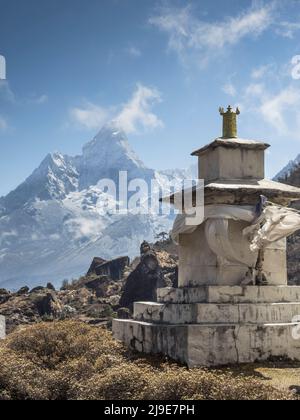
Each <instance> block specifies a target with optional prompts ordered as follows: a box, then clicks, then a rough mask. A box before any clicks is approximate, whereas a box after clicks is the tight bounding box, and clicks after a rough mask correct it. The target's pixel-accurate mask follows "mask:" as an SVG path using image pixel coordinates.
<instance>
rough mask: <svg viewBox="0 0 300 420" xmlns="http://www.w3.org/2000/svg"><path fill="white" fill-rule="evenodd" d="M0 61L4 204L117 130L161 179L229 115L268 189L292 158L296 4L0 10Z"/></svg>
mask: <svg viewBox="0 0 300 420" xmlns="http://www.w3.org/2000/svg"><path fill="white" fill-rule="evenodd" d="M0 54H1V55H2V56H4V57H5V59H6V65H7V80H5V81H3V80H2V81H0V178H1V183H0V195H4V194H6V193H8V192H9V191H10V190H11V189H12V188H15V187H16V186H17V185H18V184H19V183H20V182H22V181H23V180H24V179H25V178H26V177H27V176H28V175H29V174H30V173H31V172H32V170H33V169H34V168H35V167H37V166H38V164H39V163H40V162H41V160H42V159H43V158H44V157H45V155H46V154H47V153H49V152H53V151H61V152H63V153H67V154H77V153H80V150H81V147H82V145H83V144H84V143H85V142H86V141H88V140H90V139H91V138H92V137H93V136H94V135H95V134H96V133H97V132H98V131H99V129H100V128H101V126H102V125H103V124H104V123H105V122H106V121H108V120H110V119H116V118H117V119H119V122H120V124H122V126H123V127H124V129H125V130H126V131H127V133H128V137H129V140H130V142H131V144H132V146H133V147H134V149H135V150H136V151H137V153H138V154H139V156H140V157H141V159H142V160H144V162H145V163H146V164H147V165H148V166H150V167H153V168H158V169H161V168H170V167H186V166H187V165H189V164H191V163H192V162H193V161H194V160H193V158H191V157H190V156H189V154H190V152H192V151H193V150H194V149H196V148H198V147H200V146H201V145H204V144H206V143H208V142H210V141H211V140H212V139H214V138H215V137H217V136H218V135H220V134H221V119H220V116H219V115H218V107H219V106H220V105H221V106H227V105H228V104H229V103H231V104H232V105H239V106H240V108H241V116H240V117H239V135H240V136H241V137H244V138H254V139H258V140H260V139H261V140H265V141H268V142H269V143H270V144H271V145H272V148H271V149H270V152H268V154H267V175H268V176H269V177H270V176H273V175H275V173H276V172H277V171H278V170H280V169H281V168H282V167H283V166H284V165H285V164H286V163H287V162H288V160H290V159H292V158H294V157H295V156H296V155H297V154H298V152H299V151H300V150H299V149H300V79H299V78H298V70H297V67H296V64H297V63H298V59H297V57H296V56H297V55H300V2H298V1H293V0H287V1H285V0H280V1H255V2H252V1H248V0H227V1H223V0H214V1H206V0H201V1H200V0H197V1H190V2H187V1H180V0H172V1H171V0H170V1H155V0H142V1H141V0H88V1H84V0H26V1H20V0H0ZM295 57H296V58H295ZM292 60H294V61H293V63H294V64H293V63H292ZM299 61H300V59H299ZM299 73H300V72H299Z"/></svg>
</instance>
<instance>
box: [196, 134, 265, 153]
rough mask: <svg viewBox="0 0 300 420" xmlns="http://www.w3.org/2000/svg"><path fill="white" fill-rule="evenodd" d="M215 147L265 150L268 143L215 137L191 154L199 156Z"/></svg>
mask: <svg viewBox="0 0 300 420" xmlns="http://www.w3.org/2000/svg"><path fill="white" fill-rule="evenodd" d="M216 147H226V148H230V149H236V148H239V147H241V148H243V149H252V150H253V149H255V150H266V149H267V148H268V147H270V145H269V144H268V143H264V142H259V141H255V140H247V139H241V138H233V139H223V138H220V137H219V138H217V139H215V140H214V141H213V142H212V143H210V144H207V145H206V146H204V147H202V148H201V149H198V150H196V151H195V152H193V153H192V156H201V155H203V154H204V153H206V152H207V151H208V150H211V149H215V148H216Z"/></svg>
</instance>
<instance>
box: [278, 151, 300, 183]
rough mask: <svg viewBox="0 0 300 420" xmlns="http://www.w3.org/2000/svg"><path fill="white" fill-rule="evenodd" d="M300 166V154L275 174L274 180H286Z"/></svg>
mask: <svg viewBox="0 0 300 420" xmlns="http://www.w3.org/2000/svg"><path fill="white" fill-rule="evenodd" d="M299 166H300V154H299V155H298V156H297V157H296V159H294V160H290V161H289V163H288V164H287V165H286V166H285V167H284V168H283V169H282V170H281V171H280V172H278V174H277V175H276V176H275V178H274V180H275V181H279V180H284V179H285V178H288V177H289V176H290V175H291V173H292V172H293V171H294V170H295V169H296V168H297V167H299Z"/></svg>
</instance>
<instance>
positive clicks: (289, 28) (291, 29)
mask: <svg viewBox="0 0 300 420" xmlns="http://www.w3.org/2000/svg"><path fill="white" fill-rule="evenodd" d="M299 31H300V22H287V21H284V22H280V23H279V24H278V27H277V28H276V33H277V34H278V35H281V36H283V37H284V38H289V39H293V38H294V37H295V35H296V33H297V32H299Z"/></svg>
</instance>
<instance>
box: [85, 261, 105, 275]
mask: <svg viewBox="0 0 300 420" xmlns="http://www.w3.org/2000/svg"><path fill="white" fill-rule="evenodd" d="M105 262H106V260H104V259H103V258H99V257H95V258H94V259H93V261H92V264H91V266H90V268H89V271H88V272H87V274H86V275H87V276H90V275H91V274H96V267H98V266H99V265H101V264H103V263H105Z"/></svg>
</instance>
